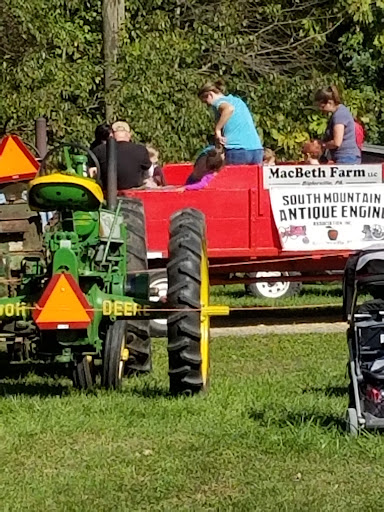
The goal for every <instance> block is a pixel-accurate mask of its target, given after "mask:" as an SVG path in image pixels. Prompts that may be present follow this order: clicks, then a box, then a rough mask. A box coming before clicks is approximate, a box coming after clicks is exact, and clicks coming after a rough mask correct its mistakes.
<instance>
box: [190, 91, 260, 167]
mask: <svg viewBox="0 0 384 512" xmlns="http://www.w3.org/2000/svg"><path fill="white" fill-rule="evenodd" d="M198 96H199V98H200V100H201V101H202V102H203V103H205V104H206V105H208V106H209V107H211V108H212V109H213V112H214V114H215V121H216V126H215V138H216V141H217V142H218V143H219V144H222V145H223V146H225V159H226V163H227V165H239V164H259V163H261V162H262V161H263V146H262V144H261V142H260V137H259V135H258V133H257V130H256V127H255V124H254V122H253V119H252V115H251V112H250V111H249V109H248V107H247V105H246V104H245V103H244V101H243V100H242V99H241V98H239V97H238V96H233V95H232V94H228V95H224V85H223V83H222V82H221V81H217V82H215V83H211V82H208V83H206V84H205V85H204V86H203V87H202V88H201V89H200V90H199V93H198Z"/></svg>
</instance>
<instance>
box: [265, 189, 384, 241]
mask: <svg viewBox="0 0 384 512" xmlns="http://www.w3.org/2000/svg"><path fill="white" fill-rule="evenodd" d="M269 193H270V197H271V205H272V211H273V216H274V219H275V223H276V227H277V229H278V231H279V233H280V239H281V244H282V247H283V249H284V250H287V251H307V250H322V249H325V250H329V249H362V248H364V247H368V246H369V245H372V244H374V243H378V242H380V241H382V242H383V244H384V185H383V184H382V185H347V186H344V187H338V186H333V187H311V186H308V187H305V186H303V187H300V188H296V189H293V188H291V187H273V188H271V189H270V191H269Z"/></svg>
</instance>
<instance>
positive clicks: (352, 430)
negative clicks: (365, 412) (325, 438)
mask: <svg viewBox="0 0 384 512" xmlns="http://www.w3.org/2000/svg"><path fill="white" fill-rule="evenodd" d="M346 430H347V432H348V434H349V435H350V436H351V437H356V436H357V435H358V433H359V422H358V419H357V411H356V409H355V408H353V407H350V408H349V409H348V411H347V418H346Z"/></svg>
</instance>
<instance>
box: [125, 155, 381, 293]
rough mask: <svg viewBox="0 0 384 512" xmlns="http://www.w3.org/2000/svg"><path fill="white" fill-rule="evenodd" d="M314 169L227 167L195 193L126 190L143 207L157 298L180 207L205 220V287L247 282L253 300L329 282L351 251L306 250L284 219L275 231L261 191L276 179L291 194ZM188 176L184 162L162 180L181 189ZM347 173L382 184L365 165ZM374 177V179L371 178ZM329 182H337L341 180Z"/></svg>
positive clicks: (375, 168) (300, 231) (298, 231)
mask: <svg viewBox="0 0 384 512" xmlns="http://www.w3.org/2000/svg"><path fill="white" fill-rule="evenodd" d="M352 167H354V166H352ZM268 169H269V171H268ZM297 169H301V170H300V171H297ZM319 169H320V168H318V169H317V168H314V167H313V166H311V167H310V168H309V167H308V166H307V167H305V166H304V167H303V166H298V165H296V166H295V165H290V166H289V165H288V166H280V167H277V166H276V167H273V168H272V167H270V168H264V169H263V167H262V166H257V165H250V166H246V165H242V166H231V167H226V168H224V169H223V170H222V171H221V172H220V173H219V174H218V175H217V176H216V177H215V178H214V179H213V180H212V181H211V182H210V184H209V185H208V186H207V187H206V188H205V189H203V190H199V191H187V192H182V193H181V192H178V191H172V190H162V189H161V188H159V189H153V190H135V191H131V190H130V191H126V194H128V195H132V196H135V197H139V198H140V199H142V200H143V202H144V207H145V211H146V219H147V236H148V259H149V264H150V268H152V269H158V270H159V272H156V273H152V286H153V287H154V288H155V287H157V288H158V290H159V294H160V295H163V294H165V293H166V281H165V277H166V273H165V271H164V269H165V266H166V261H167V256H168V255H167V240H168V219H169V217H170V215H172V213H174V212H175V211H177V210H179V209H180V208H185V207H194V208H197V209H199V210H201V211H202V212H203V213H204V214H205V216H206V222H207V233H208V256H209V261H210V279H211V283H212V284H226V283H234V282H237V283H238V282H243V283H245V284H249V283H251V282H252V283H255V286H253V290H254V291H256V293H257V294H258V295H259V296H264V297H274V298H278V297H282V296H284V295H285V296H286V295H288V294H292V293H293V292H294V291H296V290H297V288H298V285H297V283H298V282H303V281H314V280H316V281H326V280H328V281H329V280H335V278H337V275H335V273H337V271H339V272H341V271H342V270H343V268H344V265H345V262H346V259H347V257H348V255H349V254H350V250H345V249H343V248H341V249H338V248H337V247H338V246H337V245H336V246H335V247H332V248H331V249H330V250H312V249H311V250H309V249H308V247H307V239H308V237H307V234H306V227H305V226H304V225H303V226H301V225H300V223H299V225H290V223H289V222H288V223H287V225H286V227H283V228H281V227H280V232H279V229H278V228H277V227H276V224H275V220H274V216H273V213H272V209H271V200H270V193H269V192H270V190H269V188H268V187H269V186H270V185H271V183H274V182H276V181H278V180H279V179H280V181H282V182H283V185H284V186H288V187H291V188H290V190H295V189H297V188H298V187H299V186H300V184H303V183H304V184H305V183H306V181H305V180H307V181H308V180H309V181H310V182H311V183H312V181H313V180H312V181H311V179H312V178H313V179H317V178H324V176H325V174H322V173H323V170H322V171H321V173H320V172H319ZM321 169H326V171H324V172H326V173H329V174H330V175H331V174H332V173H333V174H335V173H336V171H334V169H337V167H335V166H333V167H331V166H322V168H321ZM331 169H333V171H332V172H331ZM295 170H296V171H295ZM191 171H192V165H191V164H171V165H166V166H165V167H164V172H165V175H166V179H167V183H168V184H171V185H183V184H184V183H185V181H186V178H187V176H188V175H189V174H190V173H191ZM315 171H316V172H315ZM268 172H270V175H269V176H268V174H267V173H268ZM295 173H296V175H295ZM310 173H312V174H310ZM346 173H347V171H345V169H344V178H343V179H344V181H345V183H359V184H360V183H361V184H366V183H374V182H375V183H377V182H380V183H382V181H383V168H382V164H376V165H364V166H361V167H359V168H358V172H357V171H356V172H355V170H353V169H352V171H350V172H349V170H348V173H349V176H347V177H345V175H346ZM375 173H376V177H372V176H373V175H374V174H375ZM369 176H370V177H369ZM327 177H328V175H327V176H326V179H327ZM338 177H339V178H340V176H337V175H335V176H333V178H338ZM295 180H296V181H295ZM300 180H301V181H300ZM303 180H304V181H303ZM348 180H349V181H348ZM268 181H269V183H268ZM334 181H335V180H334ZM325 182H326V183H330V182H327V181H325ZM336 183H337V184H340V183H342V179H339V180H338V181H336ZM374 187H375V185H374ZM331 231H333V232H335V230H334V229H333V230H329V231H328V233H330V232H331ZM294 237H296V238H297V239H298V240H301V246H300V250H295V251H289V250H284V249H283V246H282V243H284V240H285V239H287V238H294ZM329 237H330V238H331V235H329ZM301 247H302V250H301ZM282 277H283V279H282ZM266 278H268V279H267V280H266ZM257 280H258V281H259V282H257Z"/></svg>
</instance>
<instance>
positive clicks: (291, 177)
mask: <svg viewBox="0 0 384 512" xmlns="http://www.w3.org/2000/svg"><path fill="white" fill-rule="evenodd" d="M263 178H264V188H270V187H275V186H280V185H290V186H292V185H304V186H307V185H323V186H327V185H348V184H353V183H382V181H383V179H382V166H381V164H378V165H377V164H375V165H305V164H303V165H270V166H264V167H263Z"/></svg>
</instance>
